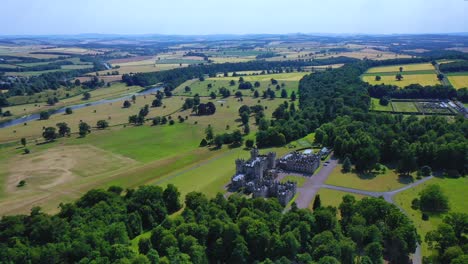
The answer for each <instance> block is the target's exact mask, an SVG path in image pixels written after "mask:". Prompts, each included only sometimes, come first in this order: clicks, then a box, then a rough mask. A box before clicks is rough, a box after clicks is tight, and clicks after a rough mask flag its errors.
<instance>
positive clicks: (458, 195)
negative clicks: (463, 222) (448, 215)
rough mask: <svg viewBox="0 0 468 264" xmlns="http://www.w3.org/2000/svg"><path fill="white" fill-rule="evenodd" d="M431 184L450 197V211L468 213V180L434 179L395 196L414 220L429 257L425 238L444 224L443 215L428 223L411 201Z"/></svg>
mask: <svg viewBox="0 0 468 264" xmlns="http://www.w3.org/2000/svg"><path fill="white" fill-rule="evenodd" d="M429 184H438V185H440V187H441V188H442V190H443V192H444V193H445V194H446V195H447V196H448V197H449V204H450V211H452V212H461V213H468V208H467V207H466V186H467V185H468V178H466V177H465V178H459V179H449V178H445V179H442V178H434V179H431V180H429V181H427V182H425V183H423V184H421V185H419V186H417V187H415V188H412V189H410V190H407V191H404V192H401V193H398V194H397V195H396V196H395V199H394V200H395V202H396V204H398V205H399V206H401V207H402V208H403V209H404V210H405V211H406V212H407V213H408V216H409V217H410V218H411V220H413V222H414V224H415V226H416V228H417V229H418V233H419V235H420V236H421V238H422V242H423V243H422V253H423V256H428V255H429V254H430V251H429V249H428V246H427V244H426V243H425V242H424V237H425V235H426V233H427V232H428V231H431V230H434V229H435V228H437V225H439V224H440V223H441V222H442V218H443V216H444V215H445V214H442V215H430V217H429V220H428V221H423V220H422V218H421V217H422V213H421V211H419V210H418V211H416V210H413V209H412V208H411V201H412V200H413V199H414V198H416V197H418V194H419V193H420V192H421V191H422V190H423V189H424V188H425V187H426V186H427V185H429Z"/></svg>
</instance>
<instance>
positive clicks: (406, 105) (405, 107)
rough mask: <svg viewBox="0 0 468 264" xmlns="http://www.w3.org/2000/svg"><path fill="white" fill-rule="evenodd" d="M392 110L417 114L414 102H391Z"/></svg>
mask: <svg viewBox="0 0 468 264" xmlns="http://www.w3.org/2000/svg"><path fill="white" fill-rule="evenodd" d="M391 104H392V105H393V109H394V111H396V112H418V109H417V108H416V105H415V104H414V102H398V101H397V102H395V101H392V102H391Z"/></svg>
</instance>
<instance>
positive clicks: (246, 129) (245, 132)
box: [244, 123, 250, 135]
mask: <svg viewBox="0 0 468 264" xmlns="http://www.w3.org/2000/svg"><path fill="white" fill-rule="evenodd" d="M249 133H250V125H249V123H246V124H244V134H246V135H248V134H249Z"/></svg>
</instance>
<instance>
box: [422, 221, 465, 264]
mask: <svg viewBox="0 0 468 264" xmlns="http://www.w3.org/2000/svg"><path fill="white" fill-rule="evenodd" d="M467 227H468V214H466V213H450V214H448V215H447V216H446V217H444V219H443V221H442V223H441V224H440V225H439V226H438V227H437V229H436V230H433V231H429V232H428V233H427V234H426V237H425V241H426V242H427V243H428V245H429V248H431V249H434V250H435V251H436V253H434V254H433V255H431V256H429V257H424V259H423V262H424V263H451V264H463V263H468V253H467V250H466V249H467V247H468V243H467V239H466V237H467V235H468V228H467Z"/></svg>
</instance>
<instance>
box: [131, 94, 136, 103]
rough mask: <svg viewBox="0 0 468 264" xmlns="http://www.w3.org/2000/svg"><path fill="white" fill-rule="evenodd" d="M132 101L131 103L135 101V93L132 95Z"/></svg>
mask: <svg viewBox="0 0 468 264" xmlns="http://www.w3.org/2000/svg"><path fill="white" fill-rule="evenodd" d="M132 102H133V103H135V102H136V95H132Z"/></svg>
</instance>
